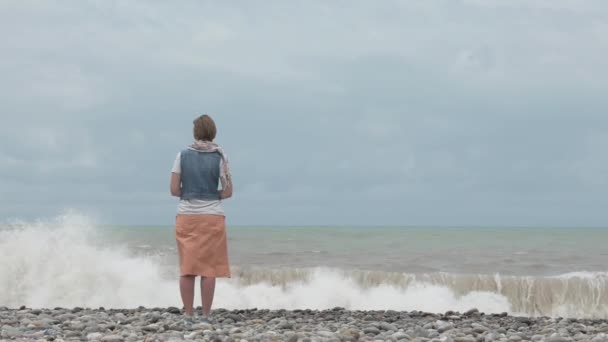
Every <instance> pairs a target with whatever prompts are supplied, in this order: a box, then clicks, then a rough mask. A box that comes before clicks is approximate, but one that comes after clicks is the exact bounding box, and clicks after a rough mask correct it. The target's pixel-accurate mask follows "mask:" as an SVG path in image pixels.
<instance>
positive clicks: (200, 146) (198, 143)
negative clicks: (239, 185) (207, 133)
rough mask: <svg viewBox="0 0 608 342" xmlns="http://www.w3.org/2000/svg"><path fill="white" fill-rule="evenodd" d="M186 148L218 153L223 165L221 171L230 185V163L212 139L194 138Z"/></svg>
mask: <svg viewBox="0 0 608 342" xmlns="http://www.w3.org/2000/svg"><path fill="white" fill-rule="evenodd" d="M188 148H190V149H191V150H195V151H199V152H217V153H219V154H220V156H221V157H222V162H223V166H224V169H223V170H222V171H223V177H225V180H226V185H227V186H231V185H232V181H231V179H232V177H231V176H230V165H229V163H228V157H227V156H226V153H224V150H223V149H222V148H221V147H220V146H219V145H218V144H216V143H214V142H213V141H203V140H195V141H194V142H193V143H192V144H191V145H190V146H188Z"/></svg>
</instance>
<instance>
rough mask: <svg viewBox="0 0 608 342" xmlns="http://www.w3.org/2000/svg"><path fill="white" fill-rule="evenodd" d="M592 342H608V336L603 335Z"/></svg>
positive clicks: (599, 335) (598, 335)
mask: <svg viewBox="0 0 608 342" xmlns="http://www.w3.org/2000/svg"><path fill="white" fill-rule="evenodd" d="M591 342H608V335H606V334H604V333H601V334H597V335H596V336H595V337H594V338H592V339H591Z"/></svg>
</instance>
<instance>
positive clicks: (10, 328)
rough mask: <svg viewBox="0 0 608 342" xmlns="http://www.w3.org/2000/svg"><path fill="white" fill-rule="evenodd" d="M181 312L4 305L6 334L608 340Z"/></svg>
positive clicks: (123, 340)
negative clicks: (209, 319)
mask: <svg viewBox="0 0 608 342" xmlns="http://www.w3.org/2000/svg"><path fill="white" fill-rule="evenodd" d="M182 318H183V316H182V315H181V310H179V309H177V308H175V307H170V308H166V309H163V308H153V309H146V308H138V309H136V310H115V309H104V310H99V309H97V310H95V309H94V310H91V309H88V308H73V309H69V308H68V309H60V308H59V309H56V310H49V309H36V310H32V309H28V308H22V309H19V310H15V309H9V308H0V340H1V341H4V340H18V341H29V340H32V341H33V340H39V341H44V340H47V341H56V342H59V341H65V342H67V341H72V340H84V341H94V342H135V341H159V342H169V341H186V340H188V341H213V342H237V341H239V342H242V341H246V342H255V341H288V342H306V341H308V342H313V341H314V342H322V341H335V342H338V341H345V342H348V341H367V342H371V341H392V342H404V341H410V342H525V341H532V342H575V341H576V342H578V341H591V342H608V335H607V333H608V321H606V320H599V319H598V320H592V319H585V320H583V319H578V320H576V319H553V318H548V317H539V318H529V317H512V316H509V315H505V314H492V315H484V314H482V313H480V312H479V311H478V310H476V309H471V310H469V311H467V312H465V313H463V314H461V313H458V312H453V311H450V312H446V313H445V314H430V313H424V312H418V311H413V312H397V311H386V312H385V311H348V310H345V309H342V308H336V309H332V310H294V311H288V310H257V309H256V310H234V311H228V310H222V309H218V310H216V311H215V312H214V314H213V319H214V323H212V324H209V323H205V322H201V321H196V320H195V324H193V325H192V327H191V329H185V328H184V325H183V321H182Z"/></svg>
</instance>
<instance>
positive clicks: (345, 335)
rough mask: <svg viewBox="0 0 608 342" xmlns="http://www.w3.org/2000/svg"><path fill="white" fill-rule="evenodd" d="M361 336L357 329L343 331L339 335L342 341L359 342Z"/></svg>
mask: <svg viewBox="0 0 608 342" xmlns="http://www.w3.org/2000/svg"><path fill="white" fill-rule="evenodd" d="M359 336H361V333H360V332H359V330H357V329H355V328H346V329H342V330H340V332H339V333H338V338H340V340H341V341H358V340H359Z"/></svg>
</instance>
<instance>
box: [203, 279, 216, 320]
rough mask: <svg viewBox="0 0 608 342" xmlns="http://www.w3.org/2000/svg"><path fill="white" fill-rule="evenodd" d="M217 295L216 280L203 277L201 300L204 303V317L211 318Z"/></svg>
mask: <svg viewBox="0 0 608 342" xmlns="http://www.w3.org/2000/svg"><path fill="white" fill-rule="evenodd" d="M214 294H215V278H211V277H201V300H202V302H203V315H205V316H209V314H210V313H211V305H213V296H214Z"/></svg>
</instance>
